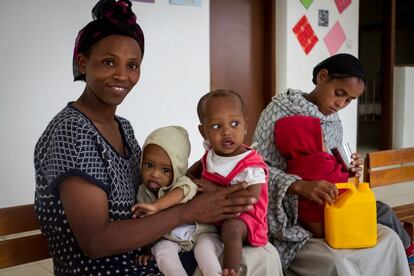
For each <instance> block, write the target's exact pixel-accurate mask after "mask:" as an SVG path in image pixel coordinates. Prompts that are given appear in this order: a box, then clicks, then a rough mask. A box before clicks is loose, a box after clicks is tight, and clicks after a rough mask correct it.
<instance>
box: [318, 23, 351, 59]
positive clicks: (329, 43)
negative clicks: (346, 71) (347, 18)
mask: <svg viewBox="0 0 414 276" xmlns="http://www.w3.org/2000/svg"><path fill="white" fill-rule="evenodd" d="M345 40H346V36H345V32H344V29H343V28H342V26H341V24H340V23H339V21H336V23H335V25H334V26H333V27H332V28H331V29H330V30H329V32H328V33H327V34H326V36H325V37H324V38H323V41H324V42H325V45H326V47H327V48H328V51H329V54H330V55H334V54H336V52H337V51H338V50H339V48H341V46H342V44H344V42H345Z"/></svg>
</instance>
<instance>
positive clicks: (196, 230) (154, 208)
mask: <svg viewBox="0 0 414 276" xmlns="http://www.w3.org/2000/svg"><path fill="white" fill-rule="evenodd" d="M189 155H190V141H189V140H188V134H187V131H186V130H185V129H184V128H182V127H179V126H167V127H162V128H159V129H156V130H154V131H153V132H152V133H151V134H150V135H149V136H148V137H147V139H146V140H145V144H144V146H143V155H142V159H141V172H142V184H141V185H139V189H138V195H137V200H138V203H137V204H135V205H134V206H133V207H132V211H133V216H134V217H136V218H137V217H143V216H146V215H151V214H155V213H158V212H160V211H162V210H164V209H167V208H169V207H171V206H173V205H176V204H180V203H184V202H186V201H188V200H190V199H192V198H193V197H194V196H195V194H196V192H197V185H196V184H194V183H193V182H192V181H191V179H189V178H188V177H187V176H185V173H186V172H187V167H188V157H189ZM214 232H215V228H214V227H213V226H212V225H205V224H203V225H202V224H196V223H194V224H185V225H181V226H179V227H177V228H175V229H173V230H172V231H171V232H170V233H168V234H166V235H165V236H164V238H163V239H161V240H159V241H158V242H156V243H155V244H154V246H152V248H151V253H152V254H153V255H154V256H155V259H156V261H157V264H158V267H159V269H160V270H161V272H163V274H164V275H167V276H169V275H171V276H177V275H182V276H185V275H187V273H186V271H185V270H184V267H183V266H182V264H181V261H180V258H179V254H178V253H179V252H180V251H182V250H184V251H190V250H192V249H194V251H195V257H196V260H197V262H198V264H199V266H200V268H202V269H204V270H207V269H209V270H210V272H211V274H206V275H217V273H218V272H216V273H213V272H214V271H219V270H220V266H219V265H217V261H216V259H217V257H216V254H215V252H214V249H216V247H218V250H220V247H221V243H220V241H219V239H218V237H217V234H214ZM147 249H149V248H147ZM211 249H213V250H211ZM148 251H149V250H148ZM150 258H151V256H150V254H149V252H147V255H143V256H139V257H138V263H139V264H140V265H147V261H148V259H150ZM215 266H216V267H215Z"/></svg>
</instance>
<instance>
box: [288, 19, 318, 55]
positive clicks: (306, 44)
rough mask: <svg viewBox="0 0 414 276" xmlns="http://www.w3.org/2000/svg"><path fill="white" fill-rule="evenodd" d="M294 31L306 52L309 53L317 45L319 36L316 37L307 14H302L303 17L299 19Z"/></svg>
mask: <svg viewBox="0 0 414 276" xmlns="http://www.w3.org/2000/svg"><path fill="white" fill-rule="evenodd" d="M292 31H293V32H294V33H295V35H296V38H297V39H298V40H299V43H300V45H301V46H302V48H303V50H304V51H305V54H308V53H309V52H310V51H311V50H312V48H313V46H315V44H316V42H318V38H317V37H316V35H315V32H314V31H313V29H312V26H311V25H310V24H309V21H308V18H307V17H306V15H304V16H302V18H301V19H299V21H298V23H296V25H295V26H294V27H293V29H292Z"/></svg>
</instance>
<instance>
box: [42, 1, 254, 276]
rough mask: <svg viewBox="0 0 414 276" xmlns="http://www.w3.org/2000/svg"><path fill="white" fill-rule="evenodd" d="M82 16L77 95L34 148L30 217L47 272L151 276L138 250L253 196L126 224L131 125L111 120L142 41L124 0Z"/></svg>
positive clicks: (134, 152)
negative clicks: (43, 242)
mask: <svg viewBox="0 0 414 276" xmlns="http://www.w3.org/2000/svg"><path fill="white" fill-rule="evenodd" d="M92 13H93V17H94V20H93V21H91V22H90V23H89V24H87V25H86V26H85V27H84V28H83V29H82V30H80V32H79V34H78V37H77V38H76V42H75V49H74V55H73V74H74V78H75V80H82V81H84V82H85V88H84V91H83V93H82V95H81V96H80V97H79V98H78V99H77V100H76V101H74V102H70V103H68V104H67V105H66V107H64V108H63V109H62V110H61V111H60V112H59V113H58V114H57V115H56V116H55V117H54V118H53V119H52V121H51V122H50V123H49V125H48V126H47V128H46V130H45V131H44V132H43V134H42V136H41V137H40V138H39V140H38V142H37V144H36V147H35V153H34V163H35V172H36V192H35V211H36V214H37V217H38V220H39V223H40V225H41V231H42V233H43V234H44V235H45V237H46V238H47V241H48V245H49V252H50V255H51V256H52V258H53V266H54V274H55V275H148V274H151V273H152V275H160V272H159V271H158V269H157V267H156V265H155V264H154V263H149V264H148V265H147V266H145V267H144V266H139V265H137V264H136V263H135V258H136V256H137V255H139V254H140V252H141V249H140V248H141V247H143V246H145V245H147V244H149V243H151V242H154V241H156V240H157V239H159V238H160V237H162V236H163V235H164V234H166V233H167V232H169V231H171V230H172V229H173V228H175V227H177V226H178V225H182V224H185V223H191V222H194V221H197V222H200V223H210V222H214V221H219V220H222V219H225V218H228V217H235V216H237V215H238V213H240V212H243V211H245V210H248V209H249V207H251V204H253V203H254V200H253V199H252V198H240V197H238V198H231V199H227V198H226V196H227V195H228V194H229V193H232V192H235V191H238V190H240V189H243V188H244V185H242V184H240V185H236V186H234V188H233V187H231V188H229V189H228V190H222V191H219V192H212V193H206V194H203V195H200V196H196V197H195V198H194V199H193V200H190V201H188V202H187V203H184V204H180V205H177V206H174V207H172V208H169V209H167V210H164V211H162V212H159V213H157V214H154V215H151V216H147V217H145V218H140V219H131V207H132V205H133V204H134V203H135V196H136V193H137V189H138V183H139V176H140V166H139V159H140V156H141V148H140V146H139V145H138V143H137V140H136V139H135V136H134V132H133V129H132V126H131V124H130V123H129V122H128V121H127V120H126V119H124V118H122V117H119V116H117V115H115V114H116V109H117V107H118V105H120V104H121V103H122V102H123V100H124V98H125V97H126V96H127V94H128V93H129V92H130V91H131V90H132V88H133V87H134V85H135V84H136V83H137V82H138V80H139V77H140V66H141V61H142V57H143V54H144V36H143V33H142V30H141V28H140V26H139V25H138V24H137V23H136V16H135V14H134V13H133V12H132V10H131V2H130V1H129V0H119V1H115V0H101V1H99V2H98V3H97V5H96V6H95V7H94V8H93V10H92ZM188 268H189V267H188V266H187V269H188ZM193 269H194V267H193Z"/></svg>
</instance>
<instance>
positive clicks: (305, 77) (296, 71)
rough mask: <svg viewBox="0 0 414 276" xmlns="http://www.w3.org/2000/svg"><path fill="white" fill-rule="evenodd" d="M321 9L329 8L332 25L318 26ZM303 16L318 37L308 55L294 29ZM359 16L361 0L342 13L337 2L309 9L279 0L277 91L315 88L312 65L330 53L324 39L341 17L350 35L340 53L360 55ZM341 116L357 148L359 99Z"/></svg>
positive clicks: (318, 1) (319, 0) (317, 1)
mask: <svg viewBox="0 0 414 276" xmlns="http://www.w3.org/2000/svg"><path fill="white" fill-rule="evenodd" d="M319 9H324V10H328V11H329V27H320V26H318V10H319ZM303 15H306V17H307V18H308V20H309V23H310V24H311V26H312V28H313V30H314V32H315V34H316V36H317V37H318V39H319V40H318V42H317V43H316V44H315V46H314V47H313V49H312V50H311V51H310V52H309V54H308V55H306V54H305V52H304V51H303V49H302V47H301V46H300V44H299V42H298V40H297V38H296V36H295V34H294V33H293V31H292V29H293V27H294V26H295V25H296V23H297V22H298V21H299V19H300V18H301V17H302V16H303ZM358 19H359V0H354V1H352V4H351V5H350V6H349V7H348V8H347V9H346V10H344V11H343V13H342V14H339V12H338V9H337V8H336V6H335V2H334V1H327V0H314V1H313V3H312V4H311V6H310V7H309V9H308V10H306V9H305V8H304V7H303V6H302V4H301V3H300V1H291V0H276V74H277V76H276V89H277V93H279V92H282V91H284V90H286V88H296V89H301V90H303V91H306V92H311V91H312V90H313V88H314V85H313V83H312V70H313V67H314V66H315V65H316V64H317V63H319V62H320V61H322V60H324V59H325V58H327V57H329V56H330V55H329V52H328V49H327V47H326V46H325V43H324V41H323V38H324V37H325V35H326V34H327V33H328V31H329V30H330V28H331V27H332V26H333V25H334V24H335V22H336V21H338V20H339V22H340V24H341V25H342V28H343V29H344V31H345V35H346V37H347V40H346V41H345V42H344V44H343V45H342V46H341V48H339V50H338V53H340V52H342V53H350V54H353V55H355V56H358ZM339 115H340V117H341V120H342V122H343V127H344V141H347V142H349V143H350V146H351V148H352V150H353V151H355V150H356V138H357V102H356V101H354V102H352V103H351V104H350V105H349V106H348V107H347V108H345V109H344V110H341V111H340V112H339Z"/></svg>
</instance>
